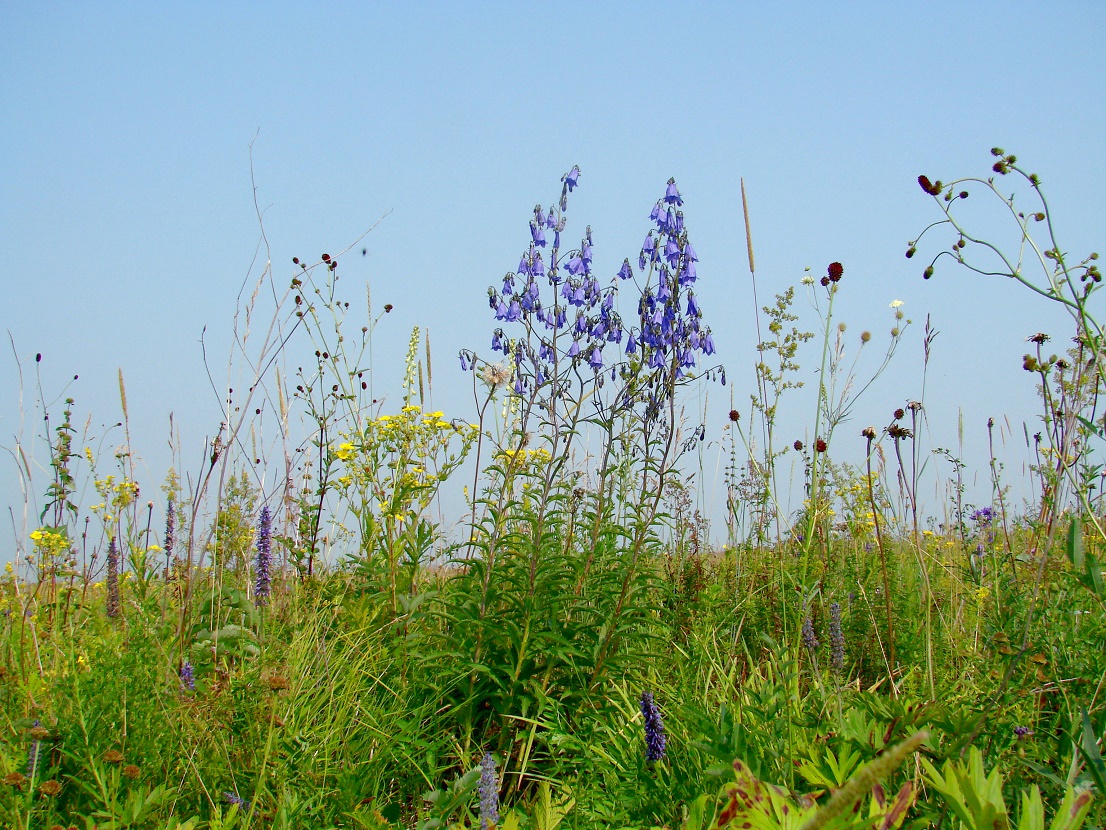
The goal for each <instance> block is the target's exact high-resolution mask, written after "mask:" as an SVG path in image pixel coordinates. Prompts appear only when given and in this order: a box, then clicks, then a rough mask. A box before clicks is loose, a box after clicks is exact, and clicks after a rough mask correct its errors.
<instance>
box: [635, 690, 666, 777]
mask: <svg viewBox="0 0 1106 830" xmlns="http://www.w3.org/2000/svg"><path fill="white" fill-rule="evenodd" d="M641 716H642V717H643V718H644V719H645V760H646V761H649V762H654V761H660V760H661V759H662V758H664V753H665V751H666V750H667V748H668V739H667V738H666V737H665V734H664V720H663V719H662V718H661V712H660V709H658V708H657V704H656V701H654V700H653V693H652V692H642V693H641Z"/></svg>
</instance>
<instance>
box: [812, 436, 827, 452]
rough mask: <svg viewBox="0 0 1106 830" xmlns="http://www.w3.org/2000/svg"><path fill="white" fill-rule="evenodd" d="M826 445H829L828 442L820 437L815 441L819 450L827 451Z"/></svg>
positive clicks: (816, 448) (815, 446)
mask: <svg viewBox="0 0 1106 830" xmlns="http://www.w3.org/2000/svg"><path fill="white" fill-rule="evenodd" d="M826 447H827V445H826V442H825V441H823V440H822V439H821V438H819V439H818V440H817V441H815V442H814V449H815V450H816V451H817V452H825V451H826Z"/></svg>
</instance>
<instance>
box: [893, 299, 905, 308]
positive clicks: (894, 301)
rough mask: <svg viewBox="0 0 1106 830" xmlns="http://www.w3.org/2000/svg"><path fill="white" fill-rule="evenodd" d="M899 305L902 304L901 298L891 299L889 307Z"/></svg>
mask: <svg viewBox="0 0 1106 830" xmlns="http://www.w3.org/2000/svg"><path fill="white" fill-rule="evenodd" d="M901 305H902V300H892V301H891V308H898V307H899V306H901Z"/></svg>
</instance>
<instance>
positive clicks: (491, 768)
mask: <svg viewBox="0 0 1106 830" xmlns="http://www.w3.org/2000/svg"><path fill="white" fill-rule="evenodd" d="M477 792H478V793H479V794H480V830H488V828H489V827H491V826H495V825H497V824H499V780H498V778H497V776H496V774H495V759H494V758H492V754H491V753H490V752H485V753H484V757H483V759H481V761H480V784H479V785H478V786H477Z"/></svg>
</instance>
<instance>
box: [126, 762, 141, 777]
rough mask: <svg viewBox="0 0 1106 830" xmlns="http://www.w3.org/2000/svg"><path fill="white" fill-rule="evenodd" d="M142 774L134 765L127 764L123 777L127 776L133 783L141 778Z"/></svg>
mask: <svg viewBox="0 0 1106 830" xmlns="http://www.w3.org/2000/svg"><path fill="white" fill-rule="evenodd" d="M141 774H142V770H140V769H139V768H138V767H137V766H135V765H134V764H127V765H126V766H125V767H123V775H125V776H127V778H129V779H131V780H132V781H133V780H135V779H136V778H138V776H140V775H141Z"/></svg>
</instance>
